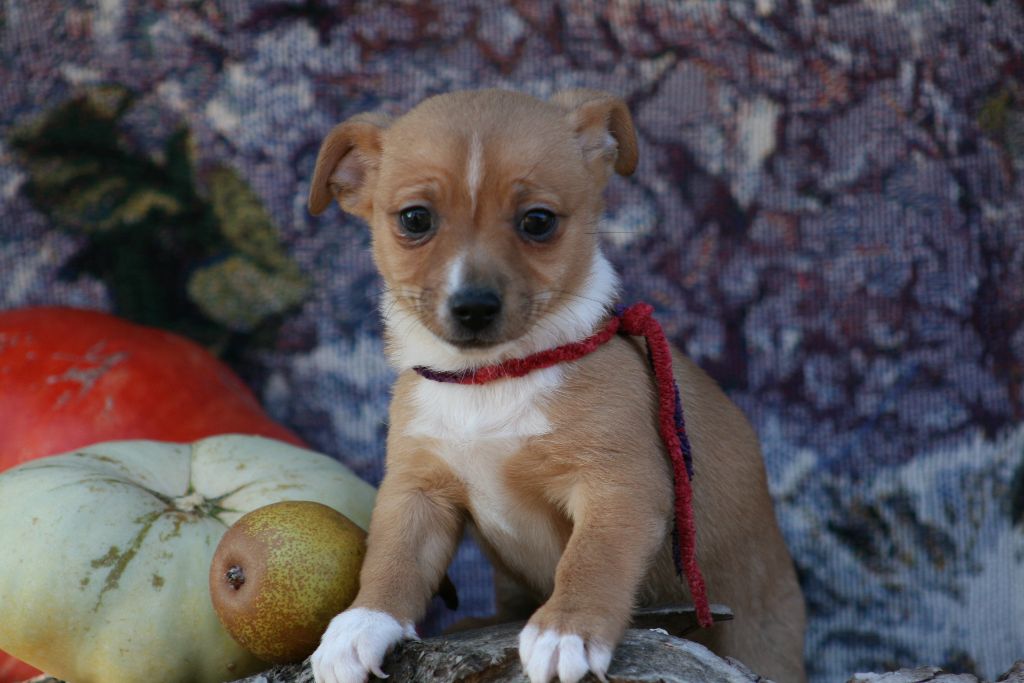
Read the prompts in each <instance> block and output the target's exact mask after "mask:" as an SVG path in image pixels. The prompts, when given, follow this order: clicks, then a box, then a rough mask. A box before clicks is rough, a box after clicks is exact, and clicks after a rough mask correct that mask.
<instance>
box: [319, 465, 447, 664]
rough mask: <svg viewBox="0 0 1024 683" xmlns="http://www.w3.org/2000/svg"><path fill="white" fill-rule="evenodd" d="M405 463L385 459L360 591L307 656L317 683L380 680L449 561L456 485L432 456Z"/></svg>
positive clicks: (411, 631)
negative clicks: (387, 661)
mask: <svg viewBox="0 0 1024 683" xmlns="http://www.w3.org/2000/svg"><path fill="white" fill-rule="evenodd" d="M413 457H414V458H415V457H419V458H420V460H419V461H418V462H416V461H415V460H413V461H412V462H411V463H410V464H409V465H404V463H402V462H400V461H399V462H395V461H393V460H392V458H391V457H390V454H389V460H388V466H389V469H388V473H387V474H386V475H385V477H384V481H383V482H382V483H381V487H380V491H379V492H378V494H377V502H376V504H375V506H374V509H373V518H372V520H371V522H370V531H369V535H368V536H367V550H366V559H365V560H364V562H363V569H362V571H361V572H360V575H359V594H358V595H357V596H356V599H355V601H354V602H353V603H352V605H351V607H349V608H348V609H347V610H345V611H344V612H342V613H341V614H339V615H338V616H336V617H335V618H334V619H332V620H331V623H330V625H329V626H328V627H327V631H326V632H325V633H324V635H323V638H322V639H321V640H320V646H319V647H318V648H317V650H316V652H314V653H313V655H312V657H311V664H312V667H313V677H314V679H315V680H316V681H317V683H363V682H364V681H366V679H367V676H368V674H369V673H371V672H372V673H373V674H375V675H377V676H380V677H381V678H384V677H385V674H384V672H383V671H381V669H380V665H381V662H383V661H384V656H385V655H386V654H387V653H388V651H389V650H390V649H391V648H392V647H394V645H395V644H396V643H398V642H400V641H402V640H406V639H409V638H416V631H415V628H414V626H413V625H414V624H415V622H416V621H417V620H418V619H420V618H421V617H422V616H423V613H424V612H425V610H426V607H427V603H428V602H429V600H430V597H431V596H432V595H433V594H434V591H436V590H437V587H438V584H439V583H440V582H441V577H442V576H443V575H444V572H445V568H446V567H447V566H448V563H449V562H450V560H451V557H452V553H453V552H454V551H455V545H456V543H457V541H458V539H459V535H460V533H461V529H462V520H463V513H462V510H463V507H462V506H461V505H460V502H459V500H460V495H459V491H458V486H457V483H456V482H455V481H454V479H453V478H452V477H451V476H450V473H448V472H446V471H445V470H444V469H443V468H442V467H439V466H434V467H431V466H430V465H429V463H430V462H431V460H432V456H431V455H430V454H420V455H417V456H413Z"/></svg>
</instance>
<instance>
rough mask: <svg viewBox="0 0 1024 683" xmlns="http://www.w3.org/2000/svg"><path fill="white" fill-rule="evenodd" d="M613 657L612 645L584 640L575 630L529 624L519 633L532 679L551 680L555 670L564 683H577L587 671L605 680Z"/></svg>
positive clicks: (533, 682) (526, 669)
mask: <svg viewBox="0 0 1024 683" xmlns="http://www.w3.org/2000/svg"><path fill="white" fill-rule="evenodd" d="M611 658H612V652H611V648H608V647H605V646H603V645H601V644H599V643H596V642H590V643H584V641H583V639H582V638H581V637H580V636H578V635H576V634H575V633H565V634H560V633H557V632H556V631H552V630H550V629H549V630H545V631H543V632H541V631H539V630H538V629H537V627H536V626H527V627H526V628H524V629H523V630H522V632H521V633H520V634H519V659H520V660H521V661H522V663H523V671H524V672H525V673H526V675H527V677H528V678H529V679H530V683H549V681H551V679H553V678H554V677H555V674H556V673H557V674H558V679H559V680H560V681H561V683H577V681H579V680H580V679H582V678H583V677H584V676H586V675H587V672H588V671H592V672H594V675H596V676H597V677H598V678H599V679H600V680H602V681H606V680H607V679H606V678H605V672H606V671H607V670H608V665H609V664H610V663H611Z"/></svg>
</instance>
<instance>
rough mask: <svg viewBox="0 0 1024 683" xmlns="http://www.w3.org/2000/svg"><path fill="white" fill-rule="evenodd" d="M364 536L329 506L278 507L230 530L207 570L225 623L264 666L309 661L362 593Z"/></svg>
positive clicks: (249, 516) (264, 509)
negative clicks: (335, 620)
mask: <svg viewBox="0 0 1024 683" xmlns="http://www.w3.org/2000/svg"><path fill="white" fill-rule="evenodd" d="M365 538H366V532H364V531H363V530H362V529H360V528H359V527H358V526H356V525H355V524H353V523H352V521H351V520H350V519H348V518H347V517H345V516H344V515H342V514H340V513H339V512H337V511H336V510H333V509H331V508H329V507H327V506H326V505H321V504H320V503H314V502H309V501H289V502H283V503H274V504H272V505H267V506H265V507H262V508H259V509H257V510H253V511H252V512H250V513H248V514H246V515H245V516H243V517H242V518H241V519H239V520H238V521H237V522H235V523H234V525H232V527H231V528H230V529H228V531H227V533H226V534H224V537H223V538H222V539H221V541H220V544H219V545H218V546H217V551H216V552H215V553H214V555H213V562H212V563H211V564H210V596H211V598H212V599H213V607H214V609H215V610H216V612H217V616H219V617H220V620H221V623H223V624H224V627H225V628H227V630H228V632H229V633H230V634H231V635H232V636H234V638H235V640H237V641H238V643H239V644H240V645H242V647H244V648H245V649H246V650H248V651H249V652H251V653H253V654H254V655H256V656H257V657H259V658H260V659H262V660H264V661H267V662H273V663H285V662H295V661H300V660H302V659H305V658H306V657H308V656H309V655H310V654H312V652H313V650H315V649H316V646H317V645H318V644H319V642H320V636H321V635H323V632H324V630H325V629H326V628H327V624H328V623H329V622H330V621H331V618H332V617H333V616H334V615H336V614H337V613H338V612H341V611H342V610H343V609H345V608H346V607H348V606H349V604H350V603H351V602H352V600H353V599H355V597H356V593H357V592H358V591H359V569H360V567H361V566H362V564H363V556H364V555H365V554H366V542H365Z"/></svg>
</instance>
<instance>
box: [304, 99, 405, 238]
mask: <svg viewBox="0 0 1024 683" xmlns="http://www.w3.org/2000/svg"><path fill="white" fill-rule="evenodd" d="M389 123H390V119H389V118H388V117H387V116H385V115H384V114H372V113H367V114H357V115H356V116H353V117H352V118H350V119H349V120H347V121H345V122H344V123H339V124H338V125H337V126H335V127H334V128H333V129H332V130H331V132H330V133H328V134H327V137H326V138H324V142H323V144H322V145H320V153H319V154H318V155H317V158H316V168H315V169H314V171H313V183H312V185H311V186H310V188H309V212H310V213H311V214H313V215H314V216H319V215H320V214H322V213H323V212H324V210H325V209H326V208H327V205H328V204H330V203H331V198H332V197H333V198H335V199H337V200H338V204H339V205H340V206H341V208H342V209H344V210H345V211H348V212H349V213H353V214H356V215H357V216H362V217H363V218H365V219H367V220H369V217H370V212H371V209H372V208H373V206H372V202H371V201H370V197H371V196H372V194H373V186H374V184H375V182H376V180H377V169H378V167H379V165H380V152H381V136H382V134H383V132H384V129H385V128H387V127H388V125H389Z"/></svg>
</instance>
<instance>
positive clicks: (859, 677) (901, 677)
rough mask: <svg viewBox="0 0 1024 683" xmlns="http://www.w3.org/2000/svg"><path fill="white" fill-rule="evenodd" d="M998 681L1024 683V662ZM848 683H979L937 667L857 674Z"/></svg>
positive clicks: (1016, 665)
mask: <svg viewBox="0 0 1024 683" xmlns="http://www.w3.org/2000/svg"><path fill="white" fill-rule="evenodd" d="M996 680H997V681H1000V682H1002V683H1024V660H1019V661H1017V662H1016V663H1015V664H1014V665H1013V666H1012V667H1011V668H1010V670H1009V671H1007V672H1006V673H1004V674H1003V675H1002V676H1000V677H999V678H998V679H996ZM847 683H978V679H977V678H976V677H974V676H971V675H970V674H949V673H946V672H945V671H943V670H942V669H940V668H938V667H935V666H919V667H917V668H916V669H900V670H899V671H893V672H890V673H883V674H856V675H855V676H854V677H853V678H851V679H850V680H849V681H847Z"/></svg>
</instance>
